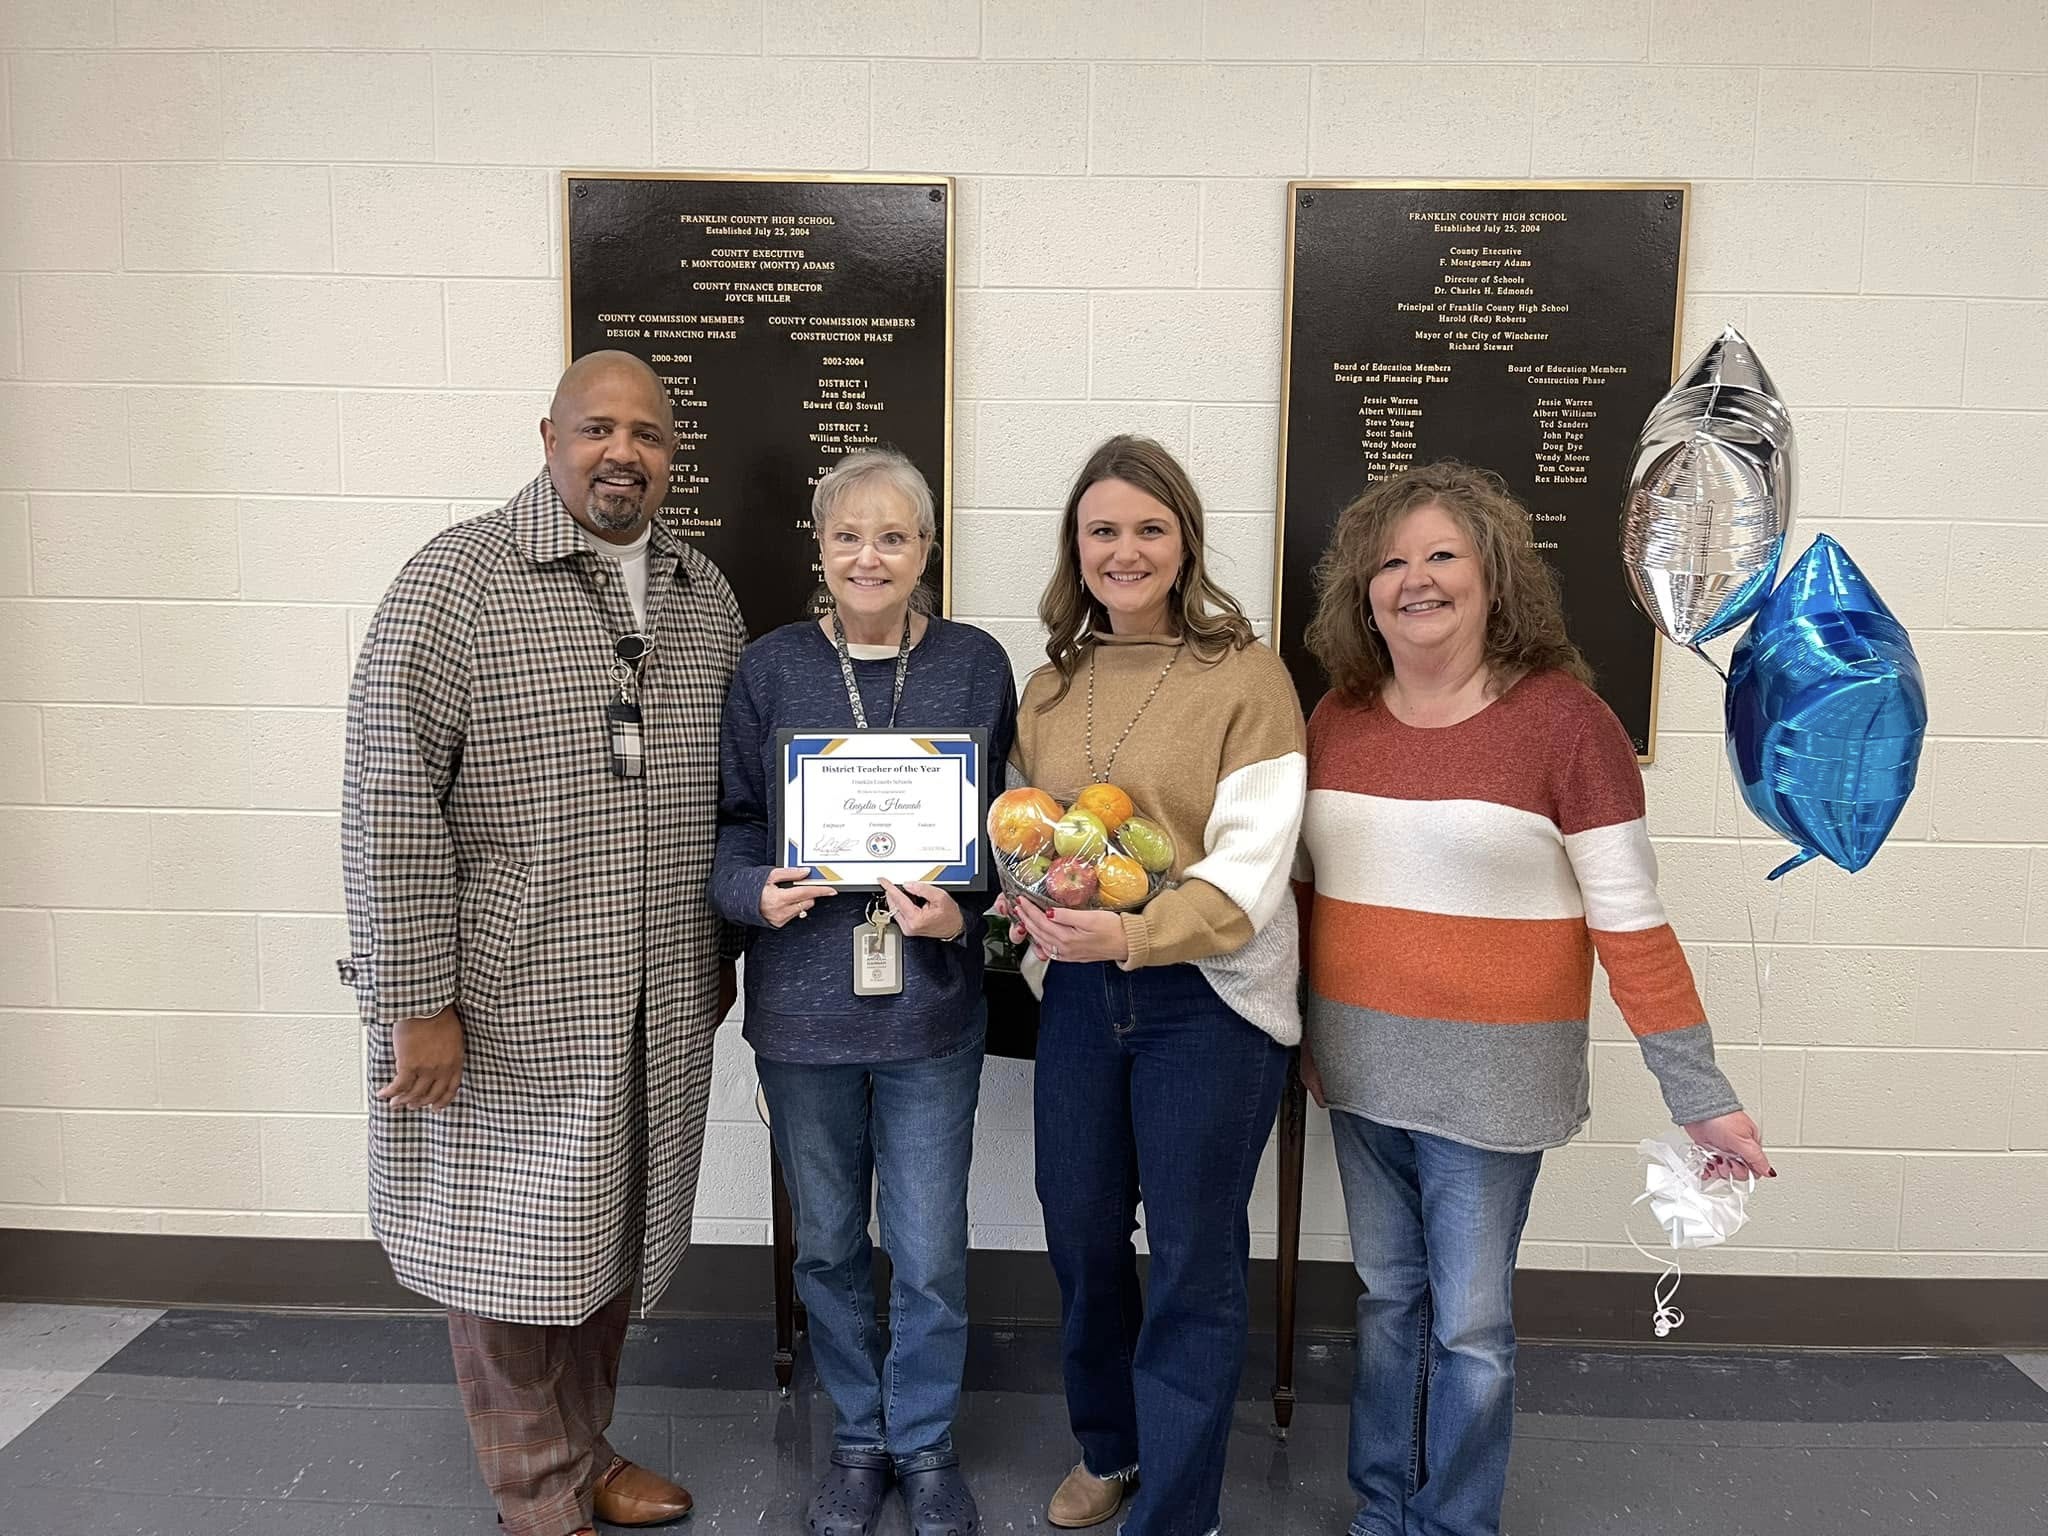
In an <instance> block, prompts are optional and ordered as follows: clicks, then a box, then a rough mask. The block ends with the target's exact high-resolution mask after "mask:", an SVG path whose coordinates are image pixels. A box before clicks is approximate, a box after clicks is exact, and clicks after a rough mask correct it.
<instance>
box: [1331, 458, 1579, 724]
mask: <svg viewBox="0 0 2048 1536" xmlns="http://www.w3.org/2000/svg"><path fill="white" fill-rule="evenodd" d="M1432 503H1434V504H1435V505H1437V506H1440V507H1442V508H1443V509H1444V511H1445V512H1446V513H1448V514H1449V515H1450V518H1451V520H1452V521H1453V522H1455V523H1456V524H1457V525H1458V526H1459V527H1460V528H1461V529H1463V530H1464V533H1465V536H1466V537H1467V538H1468V539H1470V540H1471V541H1472V548H1473V550H1474V551H1475V552H1476V553H1477V555H1478V557H1479V569H1480V571H1481V572H1482V574H1483V575H1484V578H1485V582H1486V593H1487V596H1488V597H1489V598H1490V599H1491V600H1492V601H1491V607H1492V611H1491V612H1490V613H1489V614H1488V615H1487V618H1486V665H1487V669H1488V671H1489V673H1490V674H1491V676H1490V678H1489V682H1488V688H1489V691H1490V692H1492V693H1494V694H1496V695H1498V694H1500V693H1503V692H1505V691H1506V690H1507V689H1508V688H1509V687H1511V686H1512V685H1513V684H1514V683H1515V682H1516V681H1517V680H1518V679H1520V678H1522V677H1525V676H1527V675H1528V674H1529V673H1531V672H1546V671H1548V672H1563V673H1565V674H1567V675H1568V676H1571V677H1575V678H1577V679H1578V680H1579V681H1580V682H1582V683H1587V684H1590V683H1591V682H1592V681H1593V669H1592V668H1591V667H1589V666H1587V665H1586V658H1585V657H1584V656H1582V655H1580V654H1579V648H1578V647H1577V646H1575V645H1573V644H1572V642H1571V637H1570V636H1569V635H1568V634H1566V633H1565V623H1564V601H1563V599H1562V597H1561V596H1560V595H1559V592H1558V585H1557V576H1556V574H1555V573H1554V572H1553V571H1552V570H1551V568H1550V565H1549V563H1548V562H1547V561H1546V560H1544V558H1543V556H1542V555H1540V554H1538V553H1537V551H1536V544H1535V541H1534V539H1533V538H1532V537H1531V536H1530V533H1529V510H1528V508H1526V507H1524V506H1523V505H1522V504H1521V502H1519V501H1517V500H1516V499H1515V496H1514V493H1513V492H1512V491H1510V490H1509V489H1508V487H1507V482H1506V481H1504V480H1502V479H1501V477H1500V476H1499V475H1497V474H1495V473H1494V472H1493V471H1492V470H1489V469H1478V468H1475V467H1474V466H1472V465H1470V464H1460V463H1459V462H1457V461H1456V460H1455V459H1440V460H1438V461H1437V462H1436V463H1434V464H1420V465H1416V466H1415V467H1413V468H1411V469H1405V470H1403V471H1401V473H1399V474H1398V475H1394V476H1391V477H1390V478H1388V479H1385V480H1381V481H1379V482H1377V483H1375V484H1373V485H1369V486H1367V487H1366V488H1365V489H1364V490H1363V491H1361V492H1360V493H1359V494H1358V496H1357V497H1356V498H1355V499H1354V500H1353V501H1352V503H1351V504H1350V505H1349V506H1347V507H1346V508H1345V509H1344V510H1343V511H1342V512H1340V513H1339V514H1338V515H1337V528H1336V532H1335V533H1334V534H1333V535H1332V536H1331V539H1330V545H1329V548H1328V549H1326V550H1324V551H1323V557H1322V559H1321V560H1319V561H1318V562H1316V579H1315V582H1316V614H1315V617H1314V618H1313V619H1311V620H1310V621H1309V626H1308V635H1307V640H1308V648H1309V650H1310V651H1311V652H1313V653H1314V655H1315V658H1316V660H1317V661H1319V662H1321V663H1322V665H1323V671H1324V672H1326V673H1328V674H1329V678H1330V686H1331V687H1332V688H1334V689H1335V690H1336V691H1337V692H1339V693H1341V694H1343V695H1344V696H1345V697H1346V698H1349V699H1352V700H1354V701H1356V702H1358V703H1362V704H1367V705H1371V704H1375V703H1377V702H1378V701H1379V697H1380V690H1381V689H1382V688H1384V687H1385V686H1386V683H1387V679H1388V678H1389V677H1391V676H1392V675H1393V670H1394V663H1393V658H1392V656H1391V655H1390V654H1389V652H1388V650H1387V642H1386V639H1385V637H1384V636H1382V635H1381V634H1380V633H1379V632H1378V631H1377V630H1375V629H1373V628H1371V627H1370V625H1369V624H1368V622H1367V621H1368V620H1369V619H1370V618H1371V616H1372V598H1371V596H1370V594H1369V592H1368V590H1367V589H1368V587H1369V586H1370V585H1371V582H1372V578H1373V576H1374V574H1375V573H1376V572H1377V571H1378V570H1379V567H1380V562H1381V561H1382V560H1383V559H1384V558H1385V557H1386V550H1387V545H1388V544H1389V543H1391V542H1392V541H1393V536H1394V529H1395V527H1396V526H1397V525H1398V524H1399V523H1400V521H1401V519H1402V518H1404V517H1406V516H1407V515H1408V514H1409V513H1410V512H1413V511H1415V510H1416V509H1417V508H1418V507H1426V506H1429V505H1431V504H1432Z"/></svg>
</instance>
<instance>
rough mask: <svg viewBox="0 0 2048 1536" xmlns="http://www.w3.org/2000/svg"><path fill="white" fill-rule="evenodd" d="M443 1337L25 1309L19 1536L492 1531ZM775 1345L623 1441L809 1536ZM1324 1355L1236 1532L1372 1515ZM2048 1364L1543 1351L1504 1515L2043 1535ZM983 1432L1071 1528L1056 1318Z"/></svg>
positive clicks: (3, 1448)
mask: <svg viewBox="0 0 2048 1536" xmlns="http://www.w3.org/2000/svg"><path fill="white" fill-rule="evenodd" d="M446 1338H447V1336H446V1332H445V1329H444V1327H443V1325H442V1324H441V1323H440V1322H439V1320H438V1319H435V1318H429V1317H316V1316H305V1315H291V1316H279V1315H267V1314H251V1313H219V1312H173V1313H169V1314H165V1315H162V1316H158V1315H157V1314H153V1313H112V1312H106V1311H101V1310H95V1309H84V1308H77V1309H73V1308H50V1307H36V1308H26V1307H16V1308H4V1307H0V1393H4V1392H16V1393H19V1394H20V1395H21V1397H22V1400H23V1401H24V1402H27V1401H28V1400H30V1399H31V1398H33V1399H34V1400H35V1401H36V1402H37V1404H38V1405H39V1406H38V1408H37V1411H36V1412H35V1414H34V1415H33V1417H32V1420H30V1419H27V1418H26V1417H25V1416H26V1414H27V1410H26V1408H23V1409H20V1410H19V1411H17V1412H16V1413H15V1414H14V1416H13V1418H10V1419H8V1420H7V1421H6V1423H5V1427H4V1428H0V1442H4V1444H0V1536H117V1533H118V1536H187V1533H191V1536H197V1533H201V1532H204V1533H207V1536H228V1533H250V1536H255V1533H262V1536H457V1533H462V1536H488V1533H489V1532H490V1531H491V1530H492V1529H493V1528H494V1527H493V1525H492V1518H491V1506H490V1501H489V1498H488V1496H487V1495H486V1493H485V1491H484V1488H483V1486H482V1484H481V1483H480V1482H479V1480H478V1478H477V1475H476V1471H475V1468H474V1466H473V1465H472V1463H471V1460H470V1450H469V1442H468V1438H467V1435H466V1432H465V1430H464V1427H463V1422H462V1415H461V1412H460V1410H459V1408H458V1407H457V1405H456V1399H455V1391H454V1387H453V1385H452V1382H451V1380H450V1375H449V1367H448V1358H447V1343H446ZM769 1348H770V1340H769V1331H768V1329H767V1327H766V1326H765V1325H763V1324H759V1323H753V1322H736V1323H722V1322H707V1321H671V1320H659V1321H655V1322H651V1323H640V1324H635V1325H634V1328H633V1333H632V1338H631V1340H630V1342H629V1344H628V1347H627V1354H626V1360H625V1380H624V1382H623V1384H622V1389H621V1392H620V1398H619V1415H618V1422H617V1424H616V1426H615V1428H614V1432H613V1438H614V1440H615V1442H616V1443H617V1445H618V1446H619V1449H620V1450H621V1451H623V1452H624V1453H625V1454H627V1455H629V1456H632V1457H634V1458H635V1459H636V1460H640V1461H645V1462H647V1463H648V1464H650V1465H652V1466H655V1467H658V1468H662V1469H666V1470H672V1471H674V1472H675V1473H676V1474H677V1475H679V1476H680V1477H681V1478H682V1479H683V1480H684V1481H685V1482H687V1483H688V1484H689V1485H690V1487H691V1489H692V1491H693V1492H694V1493H695V1495H696V1498H697V1507H698V1512H697V1514H696V1516H695V1517H694V1518H693V1520H692V1521H691V1522H690V1524H689V1525H688V1526H686V1527H684V1528H683V1529H684V1530H685V1531H687V1530H691V1529H694V1530H697V1531H722V1532H798V1531H800V1530H801V1529H802V1519H801V1515H802V1509H803V1504H804V1501H805V1498H806V1496H807V1495H808V1492H809V1490H810V1487H811V1484H812V1482H813V1480H814V1478H815V1476H816V1475H817V1473H818V1472H819V1471H820V1470H821V1468H822V1466H823V1464H824V1459H825V1456H826V1454H827V1453H828V1452H829V1450H830V1445H831V1410H830V1406H829V1405H828V1404H827V1403H826V1402H825V1401H824V1399H823V1397H822V1396H821V1395H820V1394H819V1393H818V1391H817V1390H816V1386H815V1383H814V1382H813V1381H812V1379H811V1378H810V1376H809V1373H808V1368H807V1365H805V1364H802V1363H800V1365H799V1374H798V1379H797V1387H796V1390H795V1391H794V1392H793V1393H792V1395H791V1396H790V1397H789V1398H787V1399H785V1398H782V1397H780V1396H778V1395H777V1393H776V1392H775V1390H774V1387H773V1378H772V1375H771V1373H770V1370H769V1363H768V1362H769ZM1265 1349H1266V1341H1264V1340H1254V1341H1253V1344H1252V1348H1251V1352H1250V1358H1251V1359H1252V1360H1253V1361H1254V1362H1259V1361H1261V1360H1263V1359H1270V1353H1262V1351H1264V1350H1265ZM1301 1357H1302V1358H1301V1364H1300V1373H1299V1380H1298V1383H1297V1385H1298V1388H1299V1390H1300V1393H1301V1404H1300V1406H1299V1407H1298V1408H1297V1410H1296V1413H1295V1421H1294V1430H1293V1432H1292V1434H1291V1435H1290V1436H1289V1437H1288V1438H1287V1439H1286V1440H1285V1441H1284V1442H1283V1441H1281V1440H1279V1439H1277V1438H1276V1437H1275V1436H1274V1434H1273V1432H1272V1427H1271V1426H1272V1420H1271V1413H1270V1410H1269V1409H1268V1407H1267V1405H1266V1403H1265V1402H1264V1400H1263V1399H1264V1393H1265V1390H1266V1388H1267V1385H1268V1382H1267V1380H1266V1377H1265V1374H1264V1367H1263V1366H1261V1365H1258V1364H1256V1363H1255V1364H1254V1366H1253V1367H1252V1368H1251V1369H1250V1370H1248V1371H1247V1373H1246V1384H1245V1392H1244V1395H1243V1399H1242V1401H1241V1402H1240V1404H1239V1407H1238V1414H1237V1427H1236V1432H1235V1434H1234V1435H1233V1437H1232V1442H1231V1448H1230V1461H1229V1467H1228V1481H1227V1485H1226V1490H1225V1502H1224V1519H1225V1529H1226V1530H1228V1531H1230V1532H1232V1533H1233V1536H1235V1533H1258V1536H1296V1533H1308V1532H1316V1533H1323V1536H1340V1533H1341V1532H1342V1531H1343V1530H1344V1528H1345V1525H1346V1522H1347V1521H1348V1519H1349V1517H1350V1514H1351V1510H1352V1500H1351V1495H1350V1493H1349V1490H1348V1489H1347V1488H1346V1487H1345V1482H1344V1438H1345V1408H1344V1402H1345V1395H1346V1391H1347V1384H1348V1382H1349V1379H1350V1369H1351V1356H1350V1346H1349V1343H1348V1341H1341V1340H1329V1341H1316V1342H1311V1343H1308V1344H1306V1345H1305V1346H1304V1347H1303V1349H1302V1351H1301ZM2044 1377H2048V1360H2043V1359H2042V1358H2041V1357H2023V1358H2022V1359H2020V1360H2011V1361H2009V1360H2007V1359H2004V1358H2002V1357H1999V1356H1986V1355H1947V1356H1885V1355H1844V1354H1802V1353H1737V1352H1695V1353H1680V1352H1675V1351H1666V1350H1656V1351H1652V1350H1649V1349H1640V1350H1588V1349H1575V1348H1565V1347H1560V1346H1545V1345H1528V1346H1525V1347H1524V1350H1523V1356H1522V1371H1521V1384H1520V1403H1519V1406H1520V1412H1519V1416H1518V1424H1517V1431H1516V1433H1517V1439H1516V1444H1515V1454H1514V1463H1513V1469H1512V1472H1511V1478H1510V1494H1509V1500H1508V1510H1507V1521H1506V1529H1507V1531H1508V1532H1509V1533H1511V1536H1607V1533H1614V1536H1751V1533H1765V1532H1788V1533H1798V1536H1834V1533H1844V1536H1849V1533H1854V1536H1867V1533H1892V1532H1915V1533H1917V1532H1956V1533H1959V1536H1960V1533H1968V1536H2040V1533H2042V1532H2043V1531H2048V1387H2044V1386H2043V1385H2042V1384H2041V1383H2042V1379H2043V1378H2044ZM17 1379H18V1380H19V1381H20V1382H21V1383H23V1384H22V1385H17V1386H12V1387H8V1386H4V1384H5V1383H7V1382H9V1381H13V1380H17ZM44 1399H51V1400H50V1401H44ZM9 1401H10V1399H9V1398H7V1397H6V1396H4V1395H0V1411H5V1409H6V1406H7V1404H8V1402H9ZM10 1430H11V1431H13V1433H12V1435H11V1438H9V1435H8V1431H10ZM958 1438H959V1442H960V1447H961V1452H962V1455H963V1457H964V1458H965V1460H966V1462H967V1464H968V1466H969V1469H970V1472H971V1474H972V1476H973V1479H974V1483H975V1487H976V1490H977V1492H978V1494H979V1496H980V1499H981V1504H982V1509H983V1513H984V1517H985V1521H986V1524H987V1527H988V1529H989V1530H990V1531H992V1532H1013V1531H1042V1530H1044V1529H1045V1525H1044V1500H1045V1497H1046V1495H1047V1494H1048V1493H1049V1492H1050V1491H1051V1488H1052V1486H1053V1485H1054V1483H1055V1482H1057V1480H1058V1478H1059V1477H1060V1475H1061V1474H1062V1473H1063V1472H1064V1470H1065V1468H1066V1466H1067V1464H1068V1462H1069V1461H1070V1460H1071V1458H1072V1447H1071V1442H1070V1441H1069V1439H1068V1436H1067V1433H1066V1424H1065V1415H1064V1410H1063V1407H1062V1404H1061V1401H1060V1397H1059V1390H1058V1368H1057V1360H1056V1357H1055V1354H1054V1349H1053V1340H1052V1338H1051V1336H1050V1335H1049V1334H1048V1333H1047V1332H1046V1331H1045V1330H1041V1329H1024V1330H1016V1331H1012V1332H1003V1331H996V1330H991V1329H977V1330H976V1332H975V1335H974V1339H973V1343H972V1348H971V1352H970V1356H969V1361H968V1371H967V1394H966V1398H965V1401H964V1404H963V1408H962V1414H961V1420H960V1425H959V1433H958ZM886 1529H887V1530H888V1531H889V1532H890V1533H891V1536H900V1533H901V1532H902V1531H903V1523H902V1517H901V1513H900V1510H892V1513H891V1517H890V1523H889V1524H888V1526H887V1527H886ZM1104 1529H1105V1530H1107V1528H1106V1527H1105V1528H1104Z"/></svg>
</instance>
